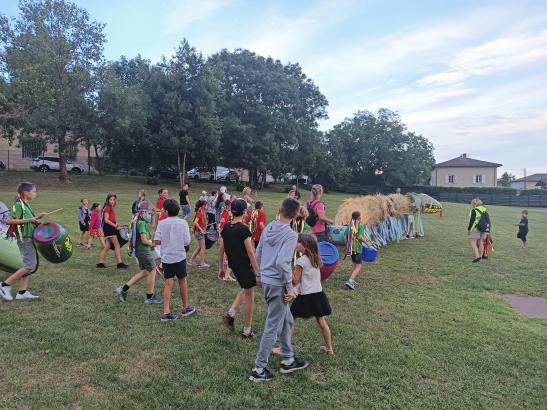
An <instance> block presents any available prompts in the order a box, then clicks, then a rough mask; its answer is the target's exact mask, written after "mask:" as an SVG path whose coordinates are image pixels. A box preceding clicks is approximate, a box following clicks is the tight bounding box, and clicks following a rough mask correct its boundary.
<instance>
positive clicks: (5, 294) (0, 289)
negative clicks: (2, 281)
mask: <svg viewBox="0 0 547 410" xmlns="http://www.w3.org/2000/svg"><path fill="white" fill-rule="evenodd" d="M0 296H2V298H3V299H4V300H5V301H8V302H9V301H11V300H13V296H11V286H0Z"/></svg>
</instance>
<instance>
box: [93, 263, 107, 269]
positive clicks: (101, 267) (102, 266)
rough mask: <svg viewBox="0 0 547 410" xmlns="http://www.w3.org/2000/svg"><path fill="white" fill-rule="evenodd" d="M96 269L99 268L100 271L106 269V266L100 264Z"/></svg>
mask: <svg viewBox="0 0 547 410" xmlns="http://www.w3.org/2000/svg"><path fill="white" fill-rule="evenodd" d="M95 267H97V268H99V269H106V265H105V264H104V263H98V264H96V265H95Z"/></svg>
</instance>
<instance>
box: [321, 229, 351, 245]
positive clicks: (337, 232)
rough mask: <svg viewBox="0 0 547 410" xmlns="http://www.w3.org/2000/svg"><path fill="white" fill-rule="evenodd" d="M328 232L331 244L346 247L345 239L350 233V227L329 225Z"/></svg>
mask: <svg viewBox="0 0 547 410" xmlns="http://www.w3.org/2000/svg"><path fill="white" fill-rule="evenodd" d="M326 232H327V238H328V240H329V242H331V243H333V244H335V245H344V244H345V238H346V235H347V233H348V227H347V225H344V226H334V225H332V226H331V225H328V226H327V231H326Z"/></svg>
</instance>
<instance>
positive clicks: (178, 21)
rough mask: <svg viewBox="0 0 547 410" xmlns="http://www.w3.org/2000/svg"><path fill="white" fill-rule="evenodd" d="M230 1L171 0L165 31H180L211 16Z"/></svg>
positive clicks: (172, 32) (174, 32) (173, 32)
mask: <svg viewBox="0 0 547 410" xmlns="http://www.w3.org/2000/svg"><path fill="white" fill-rule="evenodd" d="M230 3H231V1H230V0H171V2H170V4H169V12H168V13H167V19H166V22H165V24H166V25H165V31H166V32H167V33H170V34H176V33H180V32H182V31H183V30H184V29H185V28H186V27H187V26H189V25H190V24H192V23H195V22H197V21H199V20H203V19H205V18H207V17H209V16H210V15H211V14H213V13H214V12H216V11H217V10H219V9H221V8H223V7H226V6H227V5H229V4H230Z"/></svg>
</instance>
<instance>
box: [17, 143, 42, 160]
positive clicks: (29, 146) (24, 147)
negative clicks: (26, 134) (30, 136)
mask: <svg viewBox="0 0 547 410" xmlns="http://www.w3.org/2000/svg"><path fill="white" fill-rule="evenodd" d="M21 151H22V152H21V154H22V157H23V158H36V157H38V156H40V155H42V154H43V153H44V144H43V143H42V142H35V141H33V142H23V143H22V144H21Z"/></svg>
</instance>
